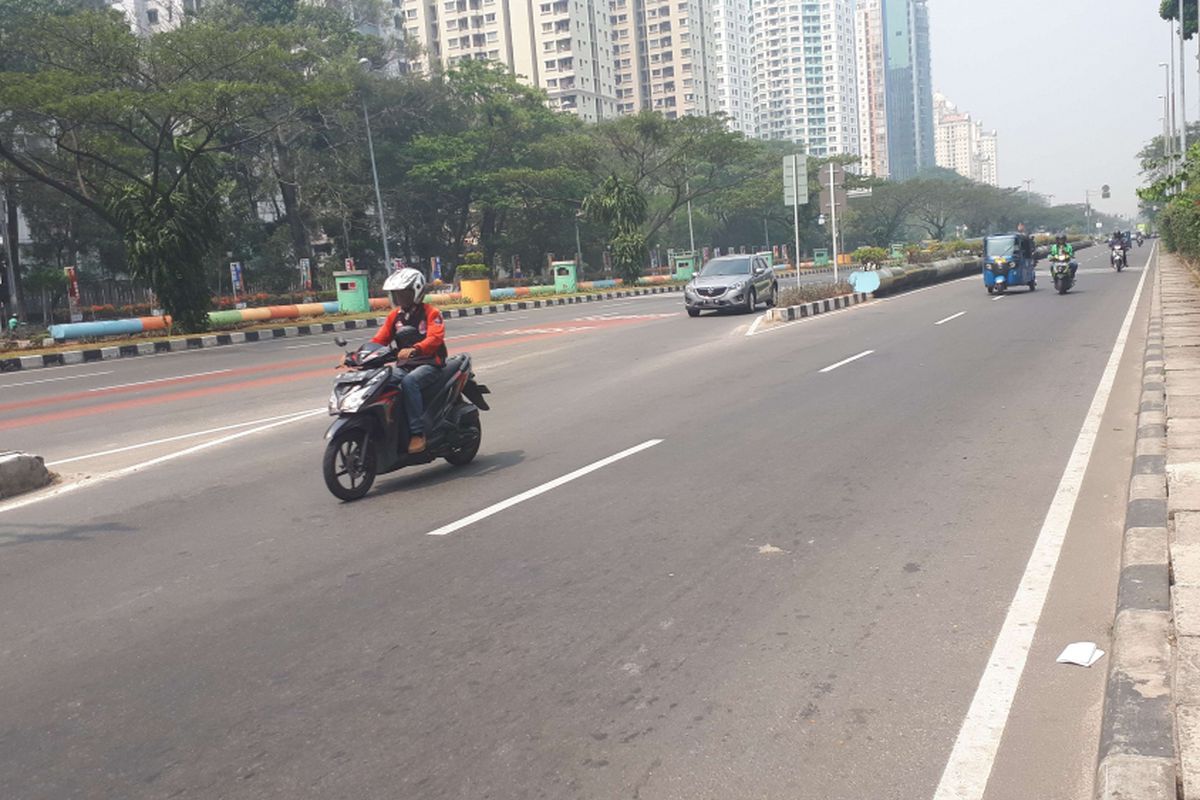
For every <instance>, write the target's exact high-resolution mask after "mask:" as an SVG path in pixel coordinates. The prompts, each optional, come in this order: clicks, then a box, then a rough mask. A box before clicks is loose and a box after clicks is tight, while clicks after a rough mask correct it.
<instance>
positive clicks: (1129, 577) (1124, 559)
mask: <svg viewBox="0 0 1200 800" xmlns="http://www.w3.org/2000/svg"><path fill="white" fill-rule="evenodd" d="M1160 280H1161V275H1160V274H1159V273H1158V272H1157V271H1156V273H1155V275H1154V281H1153V289H1152V299H1151V308H1150V322H1149V328H1148V336H1147V339H1146V350H1145V353H1144V357H1143V367H1142V396H1141V403H1140V406H1139V411H1138V430H1137V445H1136V447H1137V449H1136V455H1135V458H1134V464H1133V472H1132V475H1131V476H1130V479H1129V497H1128V501H1127V503H1126V508H1125V534H1124V538H1123V542H1122V548H1121V576H1120V582H1119V585H1118V588H1117V611H1116V618H1115V621H1114V624H1113V640H1112V641H1113V645H1112V650H1113V652H1112V657H1111V660H1110V662H1109V671H1108V681H1107V685H1106V687H1105V696H1104V715H1103V719H1102V723H1101V729H1100V751H1099V756H1098V766H1097V771H1096V785H1095V797H1096V798H1097V800H1134V799H1135V798H1136V800H1168V798H1170V799H1171V800H1174V798H1175V796H1176V792H1175V780H1176V777H1175V776H1176V766H1175V736H1174V730H1173V728H1174V721H1173V719H1172V710H1173V709H1172V703H1171V639H1170V637H1171V584H1170V556H1169V549H1168V538H1169V532H1168V512H1167V469H1166V454H1167V433H1166V412H1165V389H1164V379H1163V374H1164V373H1163V351H1162V340H1163V332H1162V295H1161V287H1160Z"/></svg>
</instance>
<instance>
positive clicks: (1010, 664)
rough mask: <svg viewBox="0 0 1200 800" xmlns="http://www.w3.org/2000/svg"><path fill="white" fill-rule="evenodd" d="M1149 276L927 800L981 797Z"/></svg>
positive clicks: (1133, 303) (1119, 336) (1132, 304)
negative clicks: (943, 764)
mask: <svg viewBox="0 0 1200 800" xmlns="http://www.w3.org/2000/svg"><path fill="white" fill-rule="evenodd" d="M1151 255H1153V251H1151ZM1148 274H1149V270H1147V271H1145V272H1143V273H1142V277H1141V279H1140V280H1139V281H1138V285H1137V290H1136V291H1135V292H1134V293H1133V300H1132V301H1131V302H1130V304H1129V310H1128V311H1127V312H1126V314H1125V321H1124V322H1123V323H1122V325H1121V330H1120V332H1119V333H1118V334H1117V340H1116V342H1115V343H1114V344H1113V348H1112V353H1111V355H1109V358H1108V364H1107V366H1105V368H1104V373H1103V374H1102V375H1101V377H1100V385H1099V386H1097V387H1096V394H1095V396H1094V397H1093V398H1092V405H1091V407H1090V408H1088V412H1087V416H1086V417H1084V420H1083V427H1082V429H1081V430H1080V431H1079V437H1078V438H1077V439H1076V440H1075V447H1074V449H1073V450H1072V451H1071V458H1070V460H1068V461H1067V467H1066V469H1065V470H1064V471H1063V476H1062V479H1061V480H1060V481H1059V484H1058V489H1057V490H1056V491H1055V493H1054V500H1053V501H1051V503H1050V509H1049V510H1048V511H1047V512H1046V518H1045V520H1044V521H1043V522H1042V529H1041V531H1040V532H1039V533H1038V538H1037V541H1036V542H1035V543H1034V545H1033V552H1032V553H1031V554H1030V556H1029V562H1028V563H1027V564H1026V566H1025V573H1024V575H1022V576H1021V583H1020V584H1019V585H1018V586H1017V590H1016V593H1015V594H1014V595H1013V599H1012V603H1011V604H1010V605H1009V607H1008V613H1007V614H1006V615H1005V617H1004V624H1003V625H1002V626H1001V628H1000V634H999V635H998V636H997V637H996V643H995V645H994V646H993V647H992V652H991V655H990V656H989V657H988V660H987V668H986V669H984V671H983V677H982V678H981V679H980V681H979V687H978V688H977V689H976V690H975V697H974V698H973V699H972V700H971V706H970V708H968V709H967V715H966V718H965V719H964V720H963V724H962V727H961V728H960V729H959V732H958V737H957V738H956V739H955V741H954V748H953V749H952V750H951V751H950V758H949V761H948V762H947V763H946V769H945V771H944V772H943V773H942V779H941V781H939V782H938V787H937V791H936V792H935V793H934V795H933V799H934V800H981V798H982V797H983V795H984V792H985V791H986V789H987V784H988V778H989V777H990V776H991V774H992V765H993V763H994V762H995V760H996V752H997V751H998V750H999V748H1000V740H1001V738H1002V737H1003V736H1004V728H1005V727H1006V726H1007V725H1008V715H1009V712H1010V711H1011V709H1012V703H1013V698H1014V697H1015V696H1016V693H1017V687H1018V685H1019V684H1020V681H1021V674H1022V673H1023V672H1024V671H1025V663H1026V661H1028V659H1029V649H1030V648H1031V647H1032V646H1033V637H1034V635H1035V634H1036V633H1037V628H1038V622H1039V621H1040V620H1041V616H1042V608H1043V607H1044V606H1045V604H1046V595H1047V594H1048V593H1049V591H1050V583H1051V582H1052V581H1053V579H1054V571H1055V569H1057V567H1058V559H1059V556H1060V554H1061V553H1062V547H1063V541H1064V540H1065V538H1066V535H1067V529H1068V528H1069V527H1070V524H1071V516H1072V515H1073V514H1074V513H1075V502H1076V500H1077V499H1078V498H1079V489H1080V487H1081V486H1082V485H1083V477H1084V474H1085V473H1086V472H1087V468H1088V462H1089V461H1091V458H1092V448H1093V446H1094V445H1095V443H1096V436H1097V435H1098V434H1099V432H1100V423H1101V421H1102V420H1103V418H1104V410H1105V408H1107V407H1108V397H1109V394H1110V393H1111V392H1112V387H1113V382H1114V381H1115V380H1116V377H1117V369H1118V367H1119V366H1120V364H1121V357H1122V355H1123V354H1124V352H1125V344H1126V342H1127V341H1128V339H1129V330H1130V328H1131V327H1132V326H1133V318H1134V316H1135V315H1136V313H1137V308H1138V301H1139V300H1140V299H1141V296H1142V289H1143V287H1144V286H1145V284H1146V276H1147V275H1148Z"/></svg>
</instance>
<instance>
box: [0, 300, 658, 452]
mask: <svg viewBox="0 0 1200 800" xmlns="http://www.w3.org/2000/svg"><path fill="white" fill-rule="evenodd" d="M634 321H635V320H614V321H613V322H612V323H610V324H597V323H595V322H592V323H589V324H588V325H587V326H572V327H567V326H564V327H562V328H561V329H559V330H553V331H551V330H546V329H536V328H535V329H528V330H530V332H529V333H528V334H527V335H518V336H512V335H506V334H512V333H517V334H521V333H523V332H524V331H523V330H521V329H517V330H516V331H497V332H496V334H495V335H497V336H500V337H503V338H497V339H494V340H492V341H486V342H478V343H472V345H471V350H473V351H474V350H489V349H491V348H493V347H511V346H513V345H517V344H522V343H524V342H533V341H538V340H541V339H552V338H555V337H559V336H565V335H567V334H571V333H579V332H585V331H588V330H598V329H601V328H608V327H617V325H618V324H624V325H628V324H630V323H631V322H634ZM533 331H538V332H536V333H535V332H533ZM317 363H323V364H328V365H329V366H328V368H326V369H318V370H307V371H303V372H295V371H290V370H293V369H294V368H295V367H297V366H305V365H308V364H317ZM332 367H333V365H332V364H329V358H328V357H327V356H318V357H315V358H303V359H296V360H293V361H287V362H278V363H274V364H268V365H266V366H262V367H240V368H238V369H236V370H231V371H230V372H223V373H220V374H214V375H205V376H196V377H195V378H181V379H179V380H178V381H174V382H168V381H161V382H159V383H157V384H151V385H150V386H140V387H139V386H134V387H121V388H119V389H112V390H109V391H101V392H72V393H70V394H66V395H57V396H55V397H52V398H46V399H41V400H28V401H22V402H19V403H10V404H7V405H0V411H10V410H16V409H20V408H29V407H33V406H37V407H44V406H46V405H50V404H54V405H58V404H62V403H68V402H71V401H73V400H81V399H84V398H87V399H94V398H96V397H104V396H107V395H115V394H125V393H127V392H129V391H137V390H138V389H143V390H144V389H158V388H161V387H163V386H164V385H166V387H167V388H170V387H171V386H178V385H180V384H186V383H192V382H195V381H198V380H204V379H225V378H229V377H230V376H236V375H245V374H254V373H262V372H264V371H271V372H278V371H280V370H289V371H287V372H284V373H283V374H280V375H270V376H266V377H262V378H255V379H252V380H247V381H236V382H234V383H218V384H214V385H210V386H203V387H198V388H195V389H188V390H185V391H176V392H169V393H165V394H164V393H157V394H149V395H144V396H141V397H134V398H129V399H127V400H117V401H114V402H109V403H101V404H98V405H89V406H78V407H75V408H65V409H62V410H60V411H49V412H46V413H42V414H30V415H26V416H20V417H14V418H12V419H7V420H0V430H10V429H12V428H20V427H25V426H30V425H42V424H45V423H50V422H60V421H62V420H67V419H78V418H79V417H89V416H95V415H97V414H107V413H110V412H114V411H126V410H129V409H135V408H143V407H146V406H151V405H156V404H159V403H170V402H176V401H179V400H190V399H194V398H199V397H209V396H211V395H214V394H221V393H225V392H233V391H237V390H240V389H253V388H258V387H264V386H274V385H277V384H281V383H290V382H292V381H299V380H304V379H307V378H312V377H317V376H320V375H332V374H333V369H332Z"/></svg>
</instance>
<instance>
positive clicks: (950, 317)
mask: <svg viewBox="0 0 1200 800" xmlns="http://www.w3.org/2000/svg"><path fill="white" fill-rule="evenodd" d="M966 313H967V312H965V311H960V312H958V313H957V314H951V315H950V316H948V317H946V318H945V319H939V320H938V321H937V322H935V323H933V324H934V325H945V324H946V323H947V322H950V321H952V320H956V319H958V318H959V317H961V316H963V315H964V314H966Z"/></svg>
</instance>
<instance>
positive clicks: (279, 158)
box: [275, 137, 313, 258]
mask: <svg viewBox="0 0 1200 800" xmlns="http://www.w3.org/2000/svg"><path fill="white" fill-rule="evenodd" d="M275 178H276V179H277V180H278V181H279V194H280V195H281V196H282V197H283V211H284V215H285V216H286V217H287V224H288V230H289V231H290V232H291V234H292V250H293V251H295V255H296V258H312V257H313V254H312V246H311V245H310V244H309V241H308V229H307V228H306V227H305V225H304V212H303V209H302V208H301V204H300V190H299V184H298V182H297V176H296V167H295V163H294V161H293V159H292V151H291V149H290V148H288V146H287V145H286V144H284V143H283V142H282V141H281V140H280V139H279V138H278V137H277V138H276V139H275Z"/></svg>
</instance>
